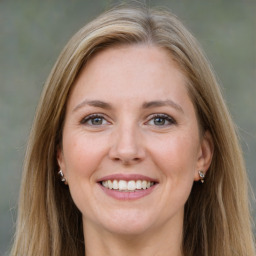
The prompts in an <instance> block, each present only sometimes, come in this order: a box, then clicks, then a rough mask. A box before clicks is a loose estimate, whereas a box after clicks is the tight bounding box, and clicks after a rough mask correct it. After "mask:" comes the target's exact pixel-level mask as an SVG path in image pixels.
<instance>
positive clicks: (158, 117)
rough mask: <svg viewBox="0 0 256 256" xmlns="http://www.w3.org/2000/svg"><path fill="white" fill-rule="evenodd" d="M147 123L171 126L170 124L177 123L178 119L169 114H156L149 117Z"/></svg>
mask: <svg viewBox="0 0 256 256" xmlns="http://www.w3.org/2000/svg"><path fill="white" fill-rule="evenodd" d="M147 124H149V125H152V126H169V125H173V124H176V121H175V120H174V119H173V118H172V117H170V116H169V115H166V114H155V115H153V116H152V117H151V118H150V119H149V121H148V122H147Z"/></svg>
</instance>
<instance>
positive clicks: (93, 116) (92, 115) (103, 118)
mask: <svg viewBox="0 0 256 256" xmlns="http://www.w3.org/2000/svg"><path fill="white" fill-rule="evenodd" d="M96 118H99V119H101V120H102V122H104V121H105V122H106V123H108V121H107V120H106V118H105V117H104V115H101V114H91V115H89V116H86V117H84V118H83V119H82V120H81V121H80V124H83V125H90V126H100V125H104V124H102V123H101V124H92V123H90V124H89V122H90V121H91V122H92V121H93V120H95V119H96Z"/></svg>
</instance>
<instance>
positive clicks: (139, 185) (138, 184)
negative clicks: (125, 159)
mask: <svg viewBox="0 0 256 256" xmlns="http://www.w3.org/2000/svg"><path fill="white" fill-rule="evenodd" d="M136 189H141V180H137V181H136Z"/></svg>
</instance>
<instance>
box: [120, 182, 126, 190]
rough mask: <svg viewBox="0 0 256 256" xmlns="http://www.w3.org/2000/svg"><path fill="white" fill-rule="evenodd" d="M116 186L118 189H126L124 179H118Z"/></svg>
mask: <svg viewBox="0 0 256 256" xmlns="http://www.w3.org/2000/svg"><path fill="white" fill-rule="evenodd" d="M118 188H119V190H127V182H126V181H125V180H119V183H118Z"/></svg>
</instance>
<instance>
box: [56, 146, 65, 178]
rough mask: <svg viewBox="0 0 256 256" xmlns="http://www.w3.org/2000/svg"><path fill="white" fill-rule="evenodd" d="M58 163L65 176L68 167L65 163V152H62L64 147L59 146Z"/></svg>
mask: <svg viewBox="0 0 256 256" xmlns="http://www.w3.org/2000/svg"><path fill="white" fill-rule="evenodd" d="M57 161H58V164H59V167H60V169H61V170H62V172H63V174H64V175H65V172H66V166H65V161H64V155H63V150H62V147H60V146H58V148H57Z"/></svg>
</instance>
